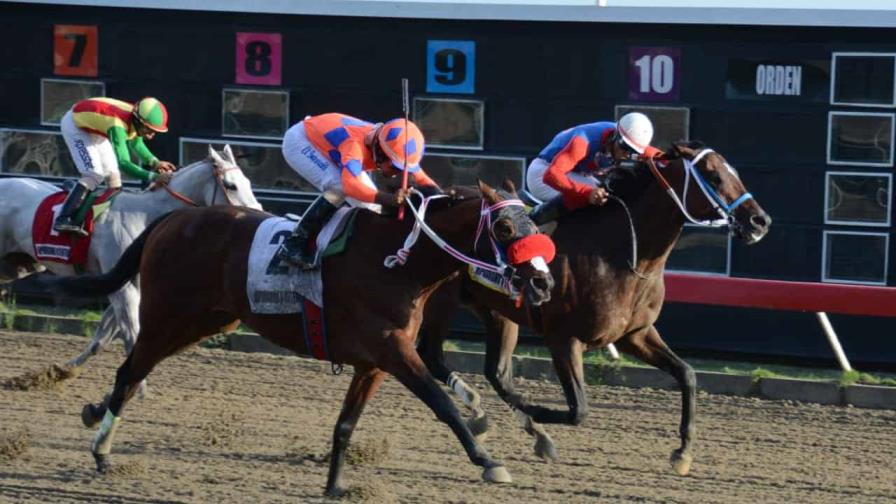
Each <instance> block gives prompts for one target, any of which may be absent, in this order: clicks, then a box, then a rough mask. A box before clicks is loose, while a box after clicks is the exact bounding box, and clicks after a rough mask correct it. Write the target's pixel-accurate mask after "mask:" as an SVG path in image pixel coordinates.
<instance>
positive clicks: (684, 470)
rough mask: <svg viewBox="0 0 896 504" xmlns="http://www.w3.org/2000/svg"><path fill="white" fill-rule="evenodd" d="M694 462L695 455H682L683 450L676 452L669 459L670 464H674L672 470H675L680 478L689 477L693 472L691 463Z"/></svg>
mask: <svg viewBox="0 0 896 504" xmlns="http://www.w3.org/2000/svg"><path fill="white" fill-rule="evenodd" d="M693 461H694V456H693V455H691V454H690V453H682V452H681V450H675V451H674V452H672V456H671V457H669V463H670V464H672V469H674V470H675V472H676V474H678V475H679V476H687V475H688V473H689V472H691V463H692V462H693Z"/></svg>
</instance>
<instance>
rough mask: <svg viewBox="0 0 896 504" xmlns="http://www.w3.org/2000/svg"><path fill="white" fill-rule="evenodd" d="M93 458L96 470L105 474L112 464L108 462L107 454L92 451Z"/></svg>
mask: <svg viewBox="0 0 896 504" xmlns="http://www.w3.org/2000/svg"><path fill="white" fill-rule="evenodd" d="M93 460H94V461H96V472H98V473H100V474H106V473H107V472H109V469H110V468H111V467H112V464H111V463H109V455H100V454H99V453H94V454H93Z"/></svg>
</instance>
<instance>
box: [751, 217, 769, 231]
mask: <svg viewBox="0 0 896 504" xmlns="http://www.w3.org/2000/svg"><path fill="white" fill-rule="evenodd" d="M771 223H772V219H771V218H770V217H769V216H768V215H765V214H757V215H751V216H750V224H752V225H753V226H755V227H758V228H767V227H768V226H769V224H771Z"/></svg>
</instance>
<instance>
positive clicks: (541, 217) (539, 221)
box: [529, 196, 569, 226]
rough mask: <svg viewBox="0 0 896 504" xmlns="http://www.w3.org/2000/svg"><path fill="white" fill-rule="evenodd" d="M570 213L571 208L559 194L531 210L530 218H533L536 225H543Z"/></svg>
mask: <svg viewBox="0 0 896 504" xmlns="http://www.w3.org/2000/svg"><path fill="white" fill-rule="evenodd" d="M568 213H569V209H568V208H566V205H564V204H563V197H562V196H557V197H555V198H552V199H549V200H547V201H545V202H544V203H542V204H540V205H538V206H537V207H535V208H534V209H533V210H532V211H531V212H529V218H530V219H532V222H534V223H535V224H536V225H539V226H541V225H543V224H547V223H548V222H551V221H553V220H557V219H558V218H560V217H562V216H564V215H566V214H568Z"/></svg>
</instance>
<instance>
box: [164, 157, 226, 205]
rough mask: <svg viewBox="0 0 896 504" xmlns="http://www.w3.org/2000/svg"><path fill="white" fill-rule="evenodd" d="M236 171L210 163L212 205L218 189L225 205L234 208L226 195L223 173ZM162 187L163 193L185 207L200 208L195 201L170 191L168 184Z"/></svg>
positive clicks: (172, 190)
mask: <svg viewBox="0 0 896 504" xmlns="http://www.w3.org/2000/svg"><path fill="white" fill-rule="evenodd" d="M238 169H239V168H223V169H222V168H218V167H217V166H216V165H215V164H214V162H212V173H213V174H214V176H215V191H214V192H213V193H212V204H214V202H215V200H216V199H217V198H218V188H220V189H221V193H222V194H223V195H224V198H225V199H226V200H227V204H228V205H229V206H234V204H233V201H231V199H230V194H228V193H227V188H225V187H224V173H225V172H228V171H231V170H238ZM162 187H163V188H164V189H165V192H167V193H168V194H169V195H171V197H172V198H174V199H176V200H178V201H180V202H182V203H186V204H187V205H191V206H194V207H199V206H202V205H200V204H199V203H196V202H195V201H193V200H192V199H190V198H189V197H188V196H186V195H184V194H182V193H179V192H177V191H175V190H174V189H172V188H171V187H170V184H165V185H164V186H162Z"/></svg>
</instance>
